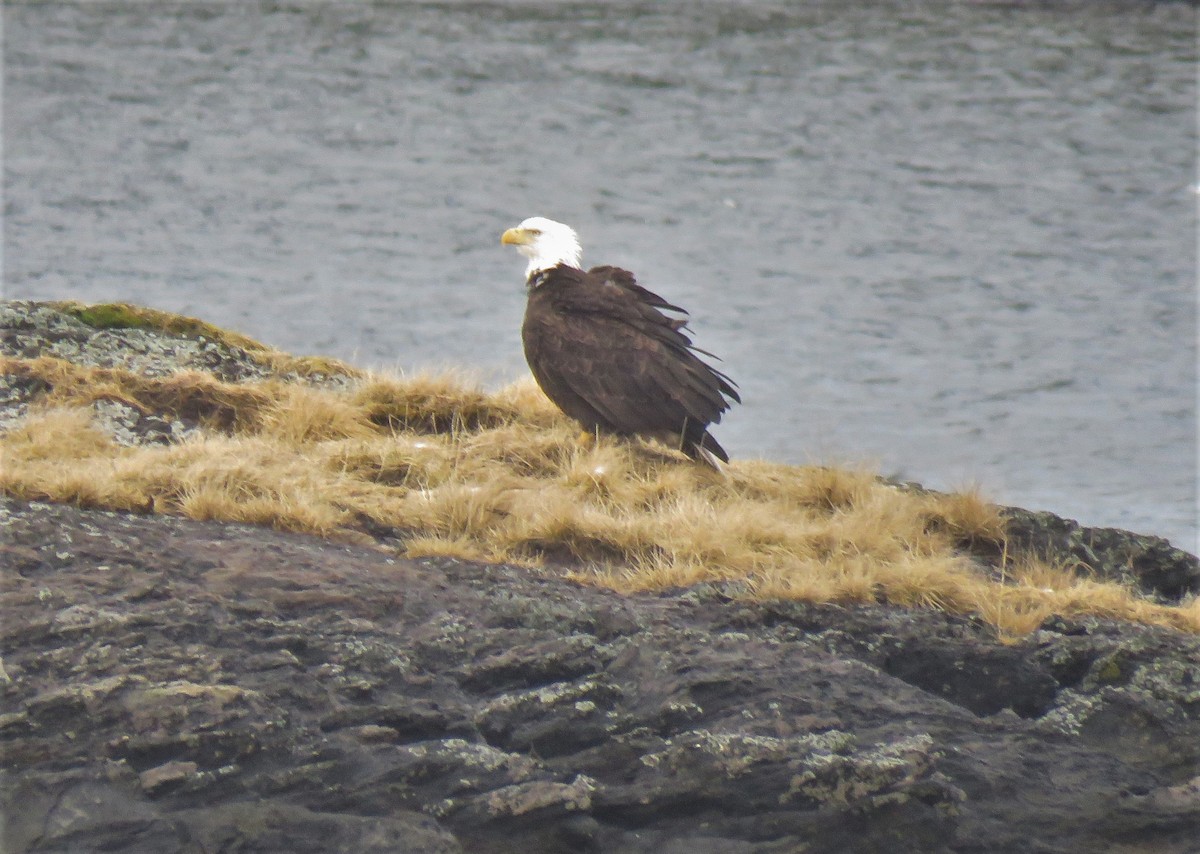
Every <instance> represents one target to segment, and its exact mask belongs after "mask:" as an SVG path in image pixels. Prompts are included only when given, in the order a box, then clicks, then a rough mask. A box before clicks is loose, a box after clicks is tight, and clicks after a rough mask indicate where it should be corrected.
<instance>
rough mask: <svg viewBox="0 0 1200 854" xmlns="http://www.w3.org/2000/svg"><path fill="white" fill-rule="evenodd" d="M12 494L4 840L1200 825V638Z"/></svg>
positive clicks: (6, 577)
mask: <svg viewBox="0 0 1200 854" xmlns="http://www.w3.org/2000/svg"><path fill="white" fill-rule="evenodd" d="M3 507H4V514H5V518H4V522H5V528H6V530H7V536H6V537H5V541H4V543H3V566H4V574H3V591H2V597H3V600H2V603H0V604H2V608H3V613H4V615H5V619H4V621H3V625H2V627H0V639H2V643H3V666H4V672H3V675H0V683H2V684H0V697H2V698H3V707H2V709H3V710H2V712H0V745H2V749H3V766H4V769H5V770H4V779H3V783H2V790H3V803H2V804H0V807H2V812H3V815H4V816H6V818H7V826H6V827H5V829H4V837H3V849H4V850H5V851H8V852H21V851H85V850H86V851H93V850H120V851H127V852H139V851H144V852H163V851H194V852H201V851H217V850H222V851H223V850H230V851H234V850H238V851H243V850H249V851H295V852H303V851H313V852H317V851H362V852H376V851H378V852H385V851H387V852H392V851H429V852H440V851H445V852H451V851H471V852H510V851H511V852H523V854H530V852H575V851H597V852H609V851H622V852H625V851H628V852H640V851H645V852H652V851H653V852H689V854H703V852H712V854H718V852H719V854H726V852H790V851H806V852H845V851H856V852H869V851H879V852H884V851H886V852H904V851H912V852H940V851H946V852H950V851H954V852H966V851H972V852H976V851H977V852H985V851H987V852H1009V851H1011V852H1030V851H1041V852H1074V851H1155V852H1186V851H1195V840H1196V836H1195V829H1196V826H1197V821H1198V820H1200V638H1196V637H1192V636H1187V635H1182V634H1179V633H1176V632H1171V631H1168V630H1161V629H1152V628H1146V627H1141V626H1136V625H1130V624H1123V623H1122V624H1118V623H1111V622H1105V621H1101V620H1081V621H1074V622H1064V621H1053V622H1051V623H1049V624H1047V625H1045V626H1044V627H1043V628H1042V630H1040V631H1038V632H1036V633H1034V634H1033V635H1032V636H1030V637H1029V638H1027V639H1026V640H1024V641H1022V642H1020V643H1018V644H1015V645H1002V644H999V643H997V642H996V641H995V640H994V638H993V636H992V633H991V631H990V630H989V629H988V628H987V627H985V626H984V625H982V624H980V623H978V622H974V621H971V620H965V619H959V618H954V617H948V616H945V615H941V614H937V613H933V612H908V611H901V610H898V609H892V608H886V607H875V606H864V607H851V608H844V607H835V606H828V605H826V606H814V605H806V604H801V603H791V602H788V603H783V602H774V603H762V604H755V603H747V602H736V601H730V600H729V599H727V598H725V597H723V596H722V595H720V593H719V592H718V591H715V590H712V589H707V588H700V589H693V590H690V591H686V592H677V593H672V594H669V595H663V596H638V597H621V596H617V595H614V594H612V593H608V592H605V591H602V590H595V589H589V588H581V587H579V586H577V585H573V584H570V583H567V582H564V581H561V580H558V579H554V578H539V577H534V576H531V575H530V573H529V572H528V571H527V570H520V569H515V568H510V567H505V566H489V565H480V564H473V563H465V562H458V561H451V560H421V561H404V560H398V559H394V558H390V557H388V556H387V555H386V554H385V553H383V552H380V551H378V550H372V549H363V548H357V547H348V546H342V545H337V544H332V543H328V542H323V541H320V540H318V539H314V538H308V537H303V536H296V535H286V534H282V533H277V532H272V531H269V530H264V529H259V528H253V527H248V526H239V525H230V524H222V523H211V522H208V523H201V522H193V521H189V520H183V519H175V518H168V517H139V516H131V515H121V514H113V513H105V512H100V511H84V510H79V509H76V508H71V507H65V506H53V505H39V504H25V503H21V502H12V501H9V502H6V503H5V504H4V505H3Z"/></svg>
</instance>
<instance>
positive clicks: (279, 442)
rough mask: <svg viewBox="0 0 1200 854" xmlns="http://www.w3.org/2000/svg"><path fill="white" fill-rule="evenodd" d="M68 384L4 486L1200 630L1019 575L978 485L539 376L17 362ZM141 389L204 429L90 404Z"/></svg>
mask: <svg viewBox="0 0 1200 854" xmlns="http://www.w3.org/2000/svg"><path fill="white" fill-rule="evenodd" d="M2 367H3V368H4V369H5V370H6V371H8V372H9V373H10V374H16V375H18V376H23V377H26V378H36V379H38V380H40V381H41V382H43V383H45V385H46V386H48V387H49V389H48V391H47V393H46V394H45V395H44V397H43V400H42V401H41V406H40V409H39V410H38V411H36V412H34V413H32V414H31V415H30V416H29V417H28V418H27V419H26V420H25V421H24V422H23V423H22V424H21V425H20V426H19V427H17V428H16V429H13V430H10V431H9V432H8V433H7V434H5V435H3V437H0V449H2V451H3V454H4V465H3V470H2V472H0V488H2V489H3V490H4V491H5V492H6V493H8V494H11V495H15V496H19V497H23V498H28V499H44V500H51V501H67V502H74V503H77V504H80V505H83V506H89V507H102V508H110V509H120V510H139V511H147V510H153V511H156V512H161V513H174V514H181V515H184V516H189V517H192V518H196V519H222V520H231V521H240V522H253V523H260V524H268V525H272V526H275V527H278V528H282V529H287V530H294V531H308V532H313V533H317V534H322V535H326V536H338V537H343V538H348V539H357V540H361V541H368V540H370V541H372V542H373V541H374V540H372V539H371V537H370V536H369V534H368V532H371V533H376V534H377V533H378V532H380V531H385V532H389V533H390V534H391V535H392V536H394V537H396V538H397V539H398V540H399V541H400V542H402V543H403V548H404V549H405V552H406V554H408V555H410V556H426V555H449V556H457V557H464V558H472V559H483V560H503V561H512V562H516V563H520V564H524V565H529V566H544V567H548V568H550V569H552V570H555V571H560V572H563V573H566V574H568V575H570V577H572V578H575V579H577V580H579V581H581V582H585V583H590V584H598V585H603V586H606V587H610V588H612V589H614V590H617V591H622V592H632V591H639V590H656V589H663V588H670V587H682V586H687V585H692V584H697V583H700V582H705V581H739V582H741V583H743V584H744V585H745V586H746V588H747V589H748V590H749V591H750V594H751V595H754V596H759V597H787V598H798V599H805V600H811V601H819V602H889V603H893V604H896V605H901V606H909V607H920V608H936V609H942V610H945V611H948V612H952V613H959V614H975V615H978V616H980V617H982V618H983V619H985V620H987V621H988V622H990V623H992V624H993V625H994V626H996V628H997V629H998V631H999V632H1000V634H1001V635H1002V636H1006V637H1015V636H1020V635H1022V634H1025V633H1028V632H1029V631H1031V630H1032V629H1034V628H1036V627H1037V626H1038V625H1039V624H1040V623H1041V622H1042V621H1043V620H1045V619H1046V618H1047V617H1050V616H1052V615H1055V614H1059V615H1064V616H1070V615H1082V614H1098V615H1103V616H1108V617H1115V618H1120V619H1127V620H1136V621H1141V622H1145V623H1152V624H1157V625H1165V626H1171V627H1174V628H1177V629H1181V630H1184V631H1191V632H1197V631H1200V603H1198V602H1192V603H1190V604H1187V605H1185V606H1181V607H1166V606H1162V605H1158V604H1155V603H1153V602H1150V601H1148V600H1146V599H1144V598H1142V597H1139V596H1138V595H1137V594H1136V593H1135V592H1133V591H1131V590H1129V589H1128V588H1125V587H1122V586H1120V585H1117V584H1113V583H1109V582H1098V581H1094V580H1089V579H1086V578H1080V577H1078V576H1077V575H1076V574H1075V573H1072V572H1070V571H1067V570H1065V569H1062V568H1055V567H1052V566H1046V565H1044V564H1038V563H1032V562H1023V563H1020V564H1017V565H1015V566H1011V567H1008V568H1007V569H1006V573H1007V576H1008V577H1007V578H1006V580H1005V583H999V582H996V581H994V580H992V579H991V578H989V577H988V576H987V574H986V573H984V572H982V571H980V570H979V568H977V567H976V566H975V565H974V564H972V563H971V561H970V560H969V559H968V558H967V557H965V556H964V555H963V554H962V552H961V547H962V544H964V543H968V542H972V541H977V542H979V541H983V542H992V543H1000V542H1002V540H1003V537H1004V523H1003V519H1002V517H1001V516H1000V515H999V513H998V511H997V509H996V508H995V507H993V506H992V505H990V504H988V503H987V502H986V501H985V500H983V499H982V498H981V497H980V495H979V494H978V493H977V492H975V491H966V492H963V493H960V494H954V495H943V494H936V493H921V492H919V491H912V490H906V489H902V488H898V487H896V486H893V485H890V484H887V483H885V482H883V481H881V480H880V479H879V478H877V477H876V476H874V475H873V474H872V473H870V472H868V471H863V470H854V469H846V468H832V467H820V466H806V467H794V466H785V465H777V464H773V463H767V462H762V461H755V460H746V461H735V462H734V463H733V464H731V465H730V466H728V468H727V469H726V471H725V473H724V474H718V473H715V472H712V471H710V470H709V469H707V468H705V467H703V466H698V465H694V464H692V463H690V462H689V461H687V460H685V459H684V458H683V457H682V456H681V455H678V454H675V453H674V452H671V451H667V450H665V449H662V448H657V447H651V446H647V445H644V444H642V443H639V442H625V441H620V440H616V439H612V438H607V437H599V438H598V440H597V441H595V442H592V443H590V445H588V446H584V445H583V444H580V443H579V442H578V441H577V436H578V429H577V427H576V426H575V425H574V423H573V422H570V421H569V420H567V419H566V418H565V417H563V416H562V415H560V414H559V413H558V412H557V410H556V409H555V408H554V407H553V406H552V405H551V404H550V403H549V401H547V400H546V399H545V398H544V396H542V394H541V392H540V391H539V390H538V389H537V388H536V386H534V385H533V383H532V382H530V381H526V382H521V383H517V384H515V385H513V386H510V387H508V388H505V389H502V390H501V391H499V392H497V393H494V394H486V393H484V392H482V391H481V390H480V389H479V388H478V387H476V386H474V385H472V384H470V383H469V382H467V381H465V380H464V379H463V378H461V377H454V376H424V375H423V376H416V377H412V378H398V377H393V376H378V375H366V374H363V375H360V378H359V379H358V381H357V384H356V385H354V386H353V387H351V388H350V389H348V390H345V391H333V390H327V389H322V388H317V387H311V386H308V385H302V384H297V383H285V382H283V381H281V380H267V381H264V382H259V383H245V384H230V383H222V382H219V381H218V380H216V379H214V378H212V377H211V376H208V375H205V374H193V373H187V374H177V375H174V376H172V377H168V378H165V379H150V378H146V377H141V376H138V375H135V374H131V373H129V372H126V371H121V370H117V369H89V368H81V367H78V366H74V365H71V364H69V363H66V362H62V361H59V360H56V359H49V358H42V359H36V360H32V361H22V360H8V361H7V362H6V363H5V364H4V365H3V366H2ZM101 399H114V400H120V401H122V402H124V403H126V404H128V405H130V406H134V407H135V408H137V409H139V410H141V411H145V412H155V413H159V414H165V415H166V416H168V417H183V418H188V419H191V420H198V421H200V422H201V423H202V424H203V425H204V429H203V430H202V431H201V435H200V436H199V437H198V438H195V439H192V440H189V441H186V442H183V443H180V444H176V445H170V446H143V447H121V446H118V445H117V444H115V443H114V442H112V441H111V440H110V439H109V438H108V437H107V436H106V435H105V434H104V433H102V432H101V431H100V430H98V429H97V428H96V427H95V426H94V424H93V423H92V418H91V409H90V405H91V404H92V403H93V402H95V401H97V400H101Z"/></svg>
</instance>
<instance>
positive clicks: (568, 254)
mask: <svg viewBox="0 0 1200 854" xmlns="http://www.w3.org/2000/svg"><path fill="white" fill-rule="evenodd" d="M521 249H522V252H523V254H525V255H527V256H528V257H529V266H528V267H526V268H525V278H526V279H528V278H530V277H532V276H533V275H534V274H535V273H540V272H541V271H542V270H549V269H550V268H551V267H557V266H558V265H559V264H566V265H567V266H568V267H578V266H579V265H580V264H582V263H583V260H582V259H583V250H582V249H580V247H579V240H578V239H577V238H576V237H575V232H573V231H567V232H565V233H562V234H555V233H550V232H543V233H542V234H541V235H539V236H538V239H537V240H536V241H534V242H533V243H532V244H530V245H529V246H522V247H521Z"/></svg>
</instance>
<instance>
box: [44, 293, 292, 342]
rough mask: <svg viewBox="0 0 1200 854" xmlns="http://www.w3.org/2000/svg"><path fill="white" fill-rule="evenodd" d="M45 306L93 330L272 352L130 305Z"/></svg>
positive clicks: (230, 335) (188, 319)
mask: <svg viewBox="0 0 1200 854" xmlns="http://www.w3.org/2000/svg"><path fill="white" fill-rule="evenodd" d="M49 305H50V306H52V307H53V308H56V309H58V310H59V311H61V312H63V313H64V314H69V315H71V316H72V317H74V318H76V319H78V320H79V321H80V322H82V323H84V324H85V325H87V326H91V327H93V328H94V329H148V330H154V331H156V332H165V333H169V334H171V335H178V336H182V337H186V338H208V339H210V340H212V341H219V342H221V343H223V344H226V345H228V346H231V347H240V348H241V349H243V350H249V351H259V352H268V351H270V350H271V349H272V348H270V347H268V346H267V345H266V344H262V343H260V342H258V341H255V340H254V339H253V338H250V337H248V336H246V335H242V334H240V333H237V332H231V331H229V330H227V329H221V328H220V327H219V326H214V325H213V324H211V323H208V322H206V321H203V320H199V319H197V318H194V317H187V316H185V315H182V314H173V313H171V312H169V311H160V310H159V309H155V308H146V307H144V306H140V305H132V304H130V303H124V302H107V303H96V304H93V305H88V304H85V303H80V302H73V301H63V302H52V303H49Z"/></svg>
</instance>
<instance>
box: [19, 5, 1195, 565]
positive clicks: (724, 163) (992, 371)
mask: <svg viewBox="0 0 1200 854" xmlns="http://www.w3.org/2000/svg"><path fill="white" fill-rule="evenodd" d="M1195 25H1196V9H1195V8H1194V7H1192V6H1187V5H1177V4H1157V5H1137V4H1132V3H1124V4H1117V5H1112V4H1106V3H1096V2H1092V3H1077V4H1070V5H1064V4H1051V5H1038V4H1015V5H1012V4H988V3H968V2H958V3H947V2H905V3H883V2H881V3H865V2H864V3H859V4H854V5H847V4H844V3H833V2H828V3H821V2H813V3H772V2H765V0H762V2H760V0H746V1H745V2H737V3H734V2H726V3H702V2H665V3H630V2H595V1H594V0H593V2H581V3H573V4H566V3H554V2H502V3H454V2H449V3H441V4H411V3H376V4H367V3H364V2H344V3H316V2H295V0H293V2H287V0H283V2H277V3H264V4H251V3H240V2H239V3H234V2H228V3H197V2H188V3H163V2H153V0H151V2H129V0H126V2H88V3H79V4H67V3H49V4H30V5H27V4H21V3H13V2H11V0H10V2H9V3H7V4H6V8H5V10H4V47H5V52H4V84H5V88H4V110H3V120H4V125H3V142H4V188H5V233H4V284H5V292H6V294H7V295H9V296H12V297H28V298H39V299H52V298H73V299H81V300H88V301H99V300H130V301H134V302H138V303H144V304H149V305H153V306H157V307H161V308H165V309H169V310H173V311H179V312H183V313H186V314H192V315H199V316H202V317H204V318H206V319H208V320H212V321H215V322H217V323H219V324H221V325H224V326H227V327H231V328H234V329H237V330H240V331H242V332H245V333H247V334H249V335H251V336H254V337H257V338H259V339H261V340H264V341H267V342H269V343H271V344H274V345H277V346H279V347H282V348H285V349H287V350H290V351H294V352H298V353H323V354H331V355H334V356H338V357H341V358H344V359H349V360H351V361H353V362H355V363H357V364H360V365H366V366H372V367H385V368H389V369H395V368H400V369H403V370H405V371H414V370H419V369H438V368H443V367H447V366H468V367H470V368H471V369H473V370H474V371H475V372H476V373H477V374H478V376H479V377H480V378H481V379H482V380H483V381H484V382H486V383H487V384H489V385H497V384H500V383H502V382H507V381H509V380H512V379H515V378H517V377H520V376H522V375H524V374H525V367H524V362H523V359H522V356H521V351H520V343H519V336H518V327H519V324H520V317H521V312H522V308H523V291H522V284H523V283H522V274H523V270H524V263H523V260H522V259H519V258H518V257H517V256H516V255H515V253H512V252H511V251H508V250H506V249H502V248H501V247H500V246H499V244H498V238H499V234H500V232H501V231H502V230H503V229H504V228H506V227H508V226H510V225H514V224H515V223H516V222H518V221H519V220H521V219H523V218H524V217H526V216H529V215H533V214H542V215H546V216H551V217H554V218H556V219H561V220H563V221H565V222H568V223H571V224H572V225H574V226H575V227H576V228H577V229H578V230H579V231H580V232H581V235H582V238H583V242H584V250H585V262H589V263H615V264H620V265H623V266H627V267H629V268H630V269H632V270H634V271H635V272H637V273H638V275H639V277H640V279H641V280H642V281H643V283H644V284H646V285H648V286H649V287H651V288H652V289H654V290H657V291H660V292H661V293H663V294H664V295H665V296H667V297H668V298H669V299H671V300H672V301H675V302H679V303H681V304H683V305H685V306H687V307H689V308H690V309H691V311H692V314H693V323H692V326H693V329H694V331H695V333H696V338H697V341H698V343H699V344H700V346H702V347H704V348H705V349H708V350H711V351H713V352H715V353H717V354H719V355H721V356H722V357H723V358H724V360H725V361H724V365H723V367H724V368H725V369H726V370H727V371H728V372H729V373H730V374H731V375H732V376H733V377H734V378H735V379H737V380H738V381H739V382H740V384H741V387H742V391H743V396H744V399H745V405H744V406H741V407H738V408H736V409H735V410H734V411H733V412H732V413H730V414H729V416H728V417H727V419H726V422H725V423H724V424H722V425H720V426H719V427H718V428H717V429H716V430H715V432H716V434H717V435H718V437H719V438H720V440H721V442H722V443H723V444H724V445H725V447H726V448H728V449H729V450H730V451H731V452H732V453H733V454H734V456H740V457H765V458H769V459H774V460H781V461H788V462H795V463H808V462H835V463H862V464H864V465H867V466H869V467H871V468H873V469H874V470H877V471H880V472H882V473H885V474H894V475H899V476H902V477H905V478H909V479H914V480H918V481H921V482H923V483H925V484H927V485H929V486H933V487H940V488H946V487H962V486H966V485H970V484H978V485H979V486H980V487H981V488H982V490H983V492H984V494H985V495H987V496H989V497H991V498H993V499H995V500H998V501H1003V502H1008V503H1015V504H1020V505H1023V506H1027V507H1033V508H1044V509H1050V510H1054V511H1056V512H1058V513H1061V514H1064V515H1067V516H1070V517H1072V518H1077V519H1079V520H1081V521H1082V522H1084V523H1086V524H1095V525H1115V526H1120V527H1126V528H1131V529H1134V530H1139V531H1143V532H1148V533H1158V534H1162V535H1165V536H1169V537H1170V538H1172V540H1173V541H1174V542H1176V543H1177V544H1179V545H1182V546H1184V547H1186V548H1190V549H1194V548H1195V546H1196V464H1197V456H1196V293H1195V282H1196V258H1195V229H1196V213H1195V208H1196V186H1195V181H1196V178H1195V174H1194V157H1195V149H1196V135H1195V129H1196V124H1195V116H1194V104H1195V98H1196V82H1195V61H1196V55H1195V54H1196V49H1195V37H1194V34H1195Z"/></svg>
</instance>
